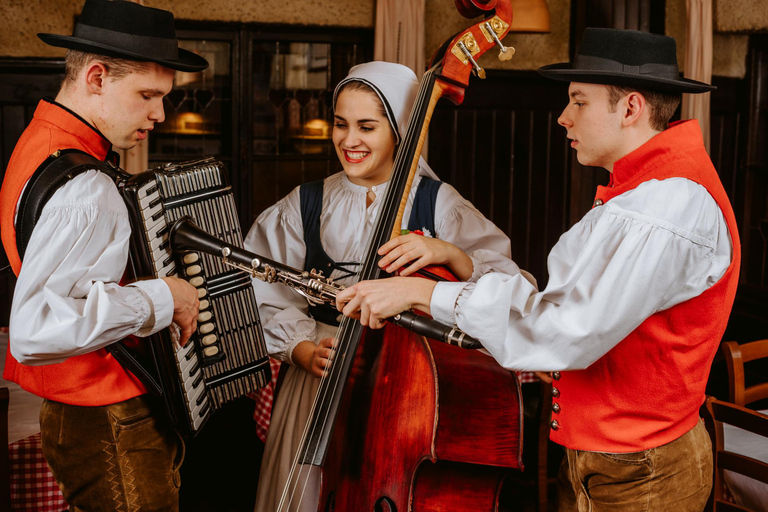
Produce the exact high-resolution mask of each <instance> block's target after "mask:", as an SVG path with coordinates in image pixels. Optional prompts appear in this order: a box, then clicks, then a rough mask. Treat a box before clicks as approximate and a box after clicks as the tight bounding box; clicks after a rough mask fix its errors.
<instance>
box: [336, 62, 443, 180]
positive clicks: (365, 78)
mask: <svg viewBox="0 0 768 512" xmlns="http://www.w3.org/2000/svg"><path fill="white" fill-rule="evenodd" d="M349 82H362V83H364V84H366V85H368V86H369V87H370V88H371V89H373V91H374V92H375V93H376V95H377V96H378V97H379V99H380V100H381V103H382V104H383V105H384V111H385V112H386V114H387V120H388V121H389V125H390V126H391V127H392V131H393V132H395V138H396V141H395V143H396V144H399V143H400V141H401V140H402V138H403V136H404V135H405V131H406V129H407V128H408V118H409V117H410V115H411V109H412V108H413V102H414V101H415V100H416V95H417V94H418V91H419V81H418V79H417V78H416V73H414V72H413V71H412V70H411V68H409V67H408V66H403V65H402V64H396V63H394V62H384V61H372V62H365V63H363V64H358V65H357V66H353V67H352V69H350V70H349V74H348V75H347V77H346V78H344V80H342V81H341V82H339V84H338V85H337V86H336V89H335V90H334V91H333V109H334V110H336V100H337V99H338V96H339V91H340V90H341V88H342V87H343V86H344V85H345V84H348V83H349ZM419 170H420V171H421V174H423V175H426V176H429V177H430V178H433V179H438V178H437V175H435V173H434V171H432V169H431V168H430V167H429V165H427V162H426V161H425V160H424V159H423V158H421V157H419Z"/></svg>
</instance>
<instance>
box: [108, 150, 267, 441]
mask: <svg viewBox="0 0 768 512" xmlns="http://www.w3.org/2000/svg"><path fill="white" fill-rule="evenodd" d="M120 188H121V192H122V194H123V198H124V199H125V202H126V204H127V205H128V210H129V212H130V216H131V231H132V233H131V244H130V245H131V249H130V256H131V257H130V260H131V264H132V266H133V271H134V275H136V276H138V277H154V278H162V277H166V276H177V277H181V278H183V279H186V280H187V281H188V282H189V283H190V284H192V285H193V286H194V287H195V288H197V290H198V297H199V299H200V312H199V315H198V321H197V331H196V332H195V333H194V334H193V335H192V337H191V338H190V340H189V342H188V343H187V344H186V345H185V346H184V347H180V346H179V345H178V343H176V342H175V341H174V334H175V333H174V332H173V331H172V330H171V329H164V330H162V331H160V332H158V333H157V334H155V335H152V336H150V337H149V338H147V341H148V344H149V347H150V351H151V359H152V362H151V363H150V366H152V365H154V367H155V368H154V370H156V374H157V377H158V378H159V379H158V380H159V385H160V388H162V394H163V396H164V397H165V404H166V408H167V410H168V413H169V415H170V417H171V420H172V421H173V422H174V424H175V426H176V427H177V429H179V430H180V431H181V432H182V434H184V435H187V436H194V435H196V434H197V433H198V432H199V431H200V429H201V428H202V427H203V425H204V424H205V422H206V420H207V419H208V418H209V417H210V416H211V414H212V413H213V412H214V411H215V410H216V409H218V408H220V407H221V406H222V405H224V404H225V403H227V402H229V401H231V400H234V399H235V398H238V397H241V396H243V395H245V394H247V393H250V392H252V391H255V390H257V389H259V388H261V387H263V386H265V385H266V384H267V383H268V382H269V380H270V376H271V375H270V369H269V357H268V355H267V350H266V345H265V343H264V335H263V333H262V328H261V322H260V320H259V313H258V309H257V305H256V299H255V296H254V293H253V287H252V285H251V276H250V275H248V274H246V273H245V272H243V271H241V270H236V269H232V268H231V267H228V266H226V265H225V264H224V263H223V261H222V260H221V259H220V258H217V257H215V256H211V255H209V254H203V253H199V252H194V251H187V252H184V253H180V254H174V253H172V251H171V249H170V246H169V242H168V232H169V230H170V228H171V226H172V225H173V223H174V222H175V221H176V220H178V219H180V218H182V217H185V216H188V217H190V218H192V220H194V222H195V223H196V224H198V225H199V226H200V227H202V228H203V229H204V230H205V231H207V232H208V233H210V234H212V235H214V236H216V237H218V238H220V239H222V240H225V241H226V242H227V243H229V244H231V245H232V246H236V247H242V245H243V237H242V231H241V229H240V224H239V221H238V218H237V211H236V209H235V203H234V198H233V194H232V190H231V187H230V186H229V184H228V181H227V177H226V170H225V169H224V167H223V165H222V164H221V163H220V162H218V161H216V160H214V159H213V158H206V159H203V160H198V161H193V162H184V163H179V164H165V165H163V166H161V167H157V168H153V169H149V170H148V171H145V172H143V173H140V174H137V175H134V176H132V177H131V178H130V179H128V180H127V181H125V182H123V183H122V184H121V186H120ZM143 366H147V364H146V363H144V364H143Z"/></svg>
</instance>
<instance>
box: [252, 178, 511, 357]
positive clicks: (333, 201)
mask: <svg viewBox="0 0 768 512" xmlns="http://www.w3.org/2000/svg"><path fill="white" fill-rule="evenodd" d="M420 181H421V176H420V175H418V176H416V177H415V178H414V181H413V186H412V188H411V193H410V196H409V197H408V202H407V205H406V208H405V214H404V216H403V219H404V220H403V228H406V227H407V223H408V219H409V218H410V214H411V207H412V205H413V200H414V197H415V193H416V189H417V187H418V184H419V182H420ZM387 185H388V182H386V183H382V184H380V185H377V186H375V187H372V191H373V192H374V194H376V199H374V201H373V203H372V204H371V205H370V206H369V207H366V194H367V189H366V187H363V186H360V185H355V184H354V183H352V182H350V181H349V179H348V178H347V176H346V175H345V174H344V173H343V172H339V173H337V174H334V175H332V176H330V177H328V178H326V179H325V183H324V187H323V207H322V212H321V215H320V239H321V241H322V245H323V249H324V250H325V252H326V253H327V254H328V256H330V257H331V258H332V259H333V260H334V261H336V262H350V261H354V262H361V261H362V258H363V256H364V253H365V249H366V246H367V243H368V239H369V237H370V236H371V232H372V230H373V228H374V225H375V221H376V214H377V212H378V211H379V208H380V205H381V203H382V199H383V196H384V193H385V191H386V188H387ZM435 231H436V233H433V235H434V236H436V237H437V238H439V239H441V240H445V241H448V242H450V243H452V244H454V245H456V246H457V247H459V248H461V249H462V250H464V252H466V253H467V254H468V255H469V256H470V258H471V259H472V263H473V265H474V273H473V275H472V278H471V280H472V281H476V280H477V279H478V278H479V277H480V276H482V275H483V274H486V273H488V272H492V271H499V272H505V273H507V274H519V273H520V269H519V268H518V267H517V265H516V264H515V263H514V262H513V261H512V260H510V259H509V256H510V241H509V238H507V236H506V235H505V234H504V233H503V232H502V231H501V230H500V229H499V228H497V227H496V226H495V225H494V224H493V223H492V222H491V221H489V220H488V219H486V218H485V217H484V216H483V214H481V213H480V212H479V211H478V210H477V209H476V208H475V207H474V206H473V205H472V204H471V203H470V202H469V201H467V200H466V199H464V198H463V197H461V195H459V193H458V192H457V191H456V189H454V188H453V187H452V186H450V185H448V184H447V183H443V184H442V185H441V186H440V189H439V192H438V194H437V203H436V206H435ZM245 248H246V249H248V250H249V251H252V252H254V253H256V254H259V255H261V256H263V257H266V258H269V259H273V260H275V261H279V262H281V263H284V264H286V265H290V266H292V267H295V268H299V269H303V268H304V262H305V257H306V246H305V244H304V228H303V225H302V220H301V209H300V193H299V187H297V188H295V189H294V190H293V191H292V192H291V193H290V194H288V195H287V196H286V197H284V198H283V199H281V200H280V201H278V202H277V203H276V204H274V205H273V206H271V207H270V208H268V209H267V210H265V211H264V212H263V213H262V214H261V215H259V217H258V218H257V219H256V222H255V223H254V224H253V226H252V227H251V229H250V231H249V232H248V235H247V236H246V238H245ZM339 274H340V272H339V271H334V272H333V273H332V274H331V277H333V278H337V277H338V275H339ZM356 281H357V277H356V276H350V277H346V278H344V279H339V280H338V282H339V283H340V284H343V285H346V286H349V285H351V284H354V283H355V282H356ZM253 287H254V291H255V293H256V299H257V302H258V304H259V313H260V316H261V322H262V325H263V327H264V334H265V337H266V341H267V348H268V351H269V353H270V355H271V356H272V357H275V358H277V359H280V360H282V361H287V362H291V357H290V356H291V353H292V352H293V349H294V347H295V346H296V345H297V344H298V343H299V342H301V341H302V340H309V341H312V342H315V343H317V341H319V340H317V339H316V336H315V333H316V323H315V320H314V319H312V318H311V317H310V316H309V314H308V312H307V310H308V308H307V302H306V300H305V299H304V298H303V297H302V296H301V295H299V294H298V293H296V292H295V291H293V290H291V289H289V288H288V287H286V286H282V285H279V284H267V283H264V282H262V281H259V280H254V282H253Z"/></svg>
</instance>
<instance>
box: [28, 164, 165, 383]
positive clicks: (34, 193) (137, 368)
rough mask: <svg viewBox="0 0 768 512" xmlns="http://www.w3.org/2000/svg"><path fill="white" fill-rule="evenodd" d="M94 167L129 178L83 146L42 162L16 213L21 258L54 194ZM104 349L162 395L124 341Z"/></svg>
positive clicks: (110, 174)
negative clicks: (81, 149)
mask: <svg viewBox="0 0 768 512" xmlns="http://www.w3.org/2000/svg"><path fill="white" fill-rule="evenodd" d="M93 169H96V170H98V171H101V172H103V173H104V174H106V175H107V176H109V177H110V178H112V179H113V180H114V181H116V182H117V181H119V180H121V179H124V178H126V177H127V174H126V173H125V172H124V171H122V170H120V168H119V167H117V166H113V165H112V164H110V163H107V162H103V161H101V160H99V159H98V158H96V157H94V156H92V155H89V154H88V153H85V152H83V151H80V150H79V149H62V150H59V151H56V152H55V153H53V154H52V155H51V156H49V157H48V158H46V159H45V161H44V162H43V163H42V164H40V167H38V168H37V170H36V171H35V172H34V174H33V175H32V177H31V178H30V179H29V181H28V182H27V186H26V188H25V189H24V193H23V194H22V195H21V201H20V202H19V212H18V215H17V216H16V246H17V247H18V251H19V257H21V258H22V259H24V252H25V251H26V248H27V244H28V243H29V238H30V237H31V236H32V231H33V230H34V229H35V224H37V221H38V220H39V219H40V214H41V213H42V212H43V208H44V207H45V205H46V203H48V201H49V200H50V199H51V197H53V194H54V193H55V192H56V191H57V190H59V189H60V188H61V187H63V186H64V185H65V184H67V182H69V181H70V180H71V179H72V178H74V177H75V176H77V175H79V174H82V173H84V172H86V171H90V170H93ZM104 348H106V350H107V352H109V353H110V354H112V357H114V358H115V359H116V360H117V361H118V362H119V363H120V364H121V365H122V366H123V368H125V369H126V370H128V371H130V372H131V373H133V374H134V375H135V376H136V377H137V378H138V379H139V380H141V382H142V383H143V384H144V385H145V386H146V387H147V389H148V390H149V391H150V392H151V393H152V394H154V395H156V396H159V395H160V394H161V393H162V388H161V387H160V385H159V384H158V382H157V380H156V379H155V378H154V376H152V375H151V374H150V373H149V372H148V371H147V369H146V368H145V367H144V366H143V365H142V364H141V363H140V362H139V361H138V360H137V359H136V357H135V356H134V355H133V354H132V353H131V352H130V351H129V349H128V348H127V347H126V346H125V345H123V343H122V342H120V341H118V342H115V343H112V344H111V345H107V346H106V347H104Z"/></svg>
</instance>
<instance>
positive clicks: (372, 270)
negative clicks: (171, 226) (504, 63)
mask: <svg viewBox="0 0 768 512" xmlns="http://www.w3.org/2000/svg"><path fill="white" fill-rule="evenodd" d="M436 68H437V66H435V67H433V68H431V69H429V70H428V71H427V72H426V73H425V74H424V77H423V78H422V83H421V85H420V87H419V93H418V95H417V98H416V101H415V102H414V107H413V108H412V109H411V113H410V116H409V119H408V127H407V130H406V134H405V136H404V137H403V140H402V142H401V147H400V148H398V151H397V154H396V155H395V161H394V163H393V168H392V174H391V176H390V187H387V191H386V192H385V196H384V199H383V200H382V206H381V208H380V209H379V213H378V215H377V219H376V223H375V229H374V232H373V233H372V236H371V238H370V240H369V241H368V246H367V248H366V251H365V255H366V256H365V260H364V262H363V268H362V269H361V271H360V272H358V274H357V279H358V280H360V278H361V277H363V278H364V279H372V278H376V277H378V275H379V274H380V269H379V267H378V257H377V256H378V248H379V247H380V246H381V245H382V244H383V243H385V242H386V241H387V240H388V237H389V236H390V234H391V233H392V227H393V226H394V223H395V221H396V217H397V213H398V211H399V208H400V204H401V202H402V201H403V196H405V186H406V183H407V179H408V175H409V172H410V170H411V167H412V166H413V162H414V161H416V165H418V160H417V158H418V157H417V156H416V155H415V152H416V150H417V149H418V142H419V139H420V137H421V131H422V128H423V123H421V122H418V119H417V117H418V116H419V115H421V113H423V112H425V110H426V109H425V105H427V106H428V102H429V100H430V98H431V94H432V86H433V84H434V78H433V76H434V73H435V70H436ZM393 185H394V186H393ZM409 192H410V191H409ZM355 322H356V321H355V320H352V319H349V318H347V317H344V318H343V319H342V321H341V323H340V325H339V331H338V332H339V333H340V335H337V336H336V337H335V338H334V342H333V345H332V349H333V355H332V359H331V365H330V368H329V369H327V370H326V371H325V372H324V373H323V376H322V377H321V378H320V384H319V388H318V392H317V393H316V394H315V397H314V399H313V402H312V407H311V409H310V413H309V418H308V420H307V423H306V424H305V426H304V430H303V432H302V435H301V438H300V441H299V449H298V450H297V451H296V454H295V455H294V458H293V462H292V464H291V470H290V472H289V475H288V480H287V482H286V484H285V487H284V488H283V493H282V495H281V498H280V504H279V509H278V510H280V511H282V510H286V511H287V510H290V506H291V504H292V503H293V501H294V497H296V493H297V488H298V487H299V486H300V485H301V482H302V480H303V485H301V492H300V494H299V496H298V498H297V500H298V501H297V504H296V506H297V507H298V506H300V504H301V501H302V500H303V497H304V495H305V493H306V488H307V485H308V483H309V477H310V474H311V471H312V467H313V465H311V464H299V461H300V460H302V459H303V460H306V459H307V457H306V455H307V453H306V452H307V450H309V449H310V448H311V447H310V446H308V445H307V440H308V439H310V438H311V437H314V434H315V432H316V431H318V430H319V431H320V432H323V431H325V430H326V428H327V426H328V422H329V416H330V413H331V407H326V409H325V411H321V413H320V414H322V418H321V419H320V422H319V425H318V422H317V421H313V420H314V419H315V413H316V412H317V410H318V407H319V405H320V404H321V403H328V400H329V399H330V398H332V397H335V396H336V394H337V393H338V392H339V389H340V387H341V385H342V383H343V381H345V380H346V379H344V378H343V377H344V376H345V375H348V371H344V370H345V368H348V367H349V365H351V361H348V360H346V359H347V358H349V359H352V358H354V356H355V354H354V353H353V352H352V350H351V349H352V346H353V345H356V344H355V343H354V342H355V340H356V339H359V336H352V335H350V333H354V331H355V330H356V329H355V327H357V326H356V325H355ZM354 348H356V346H355V347H354ZM320 445H321V443H319V442H318V443H315V446H314V450H313V453H312V459H313V460H315V459H316V458H317V454H318V450H319V449H320ZM298 466H301V468H298ZM304 466H307V468H304ZM297 470H298V474H297ZM303 473H306V475H304V474H303ZM289 488H290V496H289ZM286 499H288V502H287V503H286V502H285V500H286Z"/></svg>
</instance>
